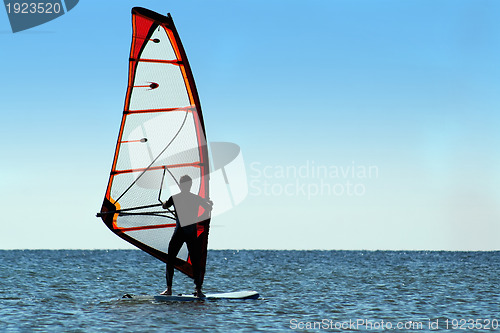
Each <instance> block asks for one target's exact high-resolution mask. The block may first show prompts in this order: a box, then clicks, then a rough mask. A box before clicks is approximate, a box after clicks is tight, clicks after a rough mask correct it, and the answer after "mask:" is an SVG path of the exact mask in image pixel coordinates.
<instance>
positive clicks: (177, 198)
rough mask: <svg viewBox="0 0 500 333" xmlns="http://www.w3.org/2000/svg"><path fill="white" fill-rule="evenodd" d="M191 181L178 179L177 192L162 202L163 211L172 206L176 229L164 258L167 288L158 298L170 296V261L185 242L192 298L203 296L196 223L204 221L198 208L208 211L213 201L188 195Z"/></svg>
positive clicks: (171, 263) (171, 264)
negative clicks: (189, 266) (190, 270)
mask: <svg viewBox="0 0 500 333" xmlns="http://www.w3.org/2000/svg"><path fill="white" fill-rule="evenodd" d="M192 184H193V180H192V179H191V177H189V176H188V175H185V176H182V177H181V178H180V180H179V188H180V189H181V192H180V193H178V194H174V195H172V196H171V197H170V198H169V199H168V200H167V201H166V202H164V203H163V208H164V209H167V208H170V207H172V206H174V208H175V212H176V215H177V219H176V226H175V231H174V234H173V235H172V238H171V239H170V243H169V244H168V258H167V270H166V278H167V289H166V290H165V291H164V292H162V293H161V294H162V295H172V280H173V277H174V261H175V258H176V257H177V254H178V253H179V250H180V249H181V247H182V245H183V244H184V243H186V245H187V248H188V251H189V256H190V257H191V264H192V266H193V276H194V284H195V286H196V289H195V293H194V295H195V296H196V297H203V296H204V295H203V292H202V291H201V286H202V283H203V281H202V278H201V267H200V266H201V263H200V260H201V245H200V241H199V240H198V235H197V227H196V223H197V222H200V221H201V220H203V219H204V218H200V217H198V211H199V208H200V206H201V207H203V208H204V209H205V211H206V212H210V211H211V210H212V206H213V202H212V201H211V200H206V199H204V198H202V197H200V196H199V195H196V194H194V193H191V191H190V190H191V186H192Z"/></svg>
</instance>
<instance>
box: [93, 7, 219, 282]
mask: <svg viewBox="0 0 500 333" xmlns="http://www.w3.org/2000/svg"><path fill="white" fill-rule="evenodd" d="M132 30H133V32H132V45H131V49H130V57H129V72H128V87H127V92H126V97H125V105H124V110H123V116H122V120H121V124H120V129H119V135H118V141H117V144H116V149H115V154H114V158H113V164H112V168H111V172H110V176H109V181H108V186H107V188H106V193H105V196H104V201H103V204H102V207H101V210H100V212H99V213H98V214H97V216H98V217H100V218H102V221H103V222H104V224H105V225H106V226H107V227H108V228H109V229H110V230H111V231H112V232H113V233H115V234H116V235H117V236H119V237H121V238H123V239H124V240H125V241H127V242H129V243H131V244H133V245H134V246H136V247H138V248H139V249H141V250H143V251H145V252H147V253H149V254H151V255H153V256H154V257H156V258H158V259H159V260H161V261H163V262H165V263H166V262H167V256H168V254H167V249H168V244H169V240H170V238H171V236H172V234H173V232H174V230H175V226H176V223H175V222H176V216H175V211H172V210H166V209H163V208H162V202H165V201H167V199H168V198H169V197H170V196H171V195H173V194H176V193H178V192H179V186H178V185H179V180H180V178H181V177H182V176H183V175H188V176H190V177H191V179H192V187H191V192H192V193H195V194H197V195H199V196H200V197H202V198H205V199H209V164H208V163H209V161H208V150H207V145H206V133H205V126H204V122H203V115H202V112H201V105H200V100H199V97H198V93H197V90H196V86H195V82H194V77H193V74H192V72H191V68H190V66H189V62H188V59H187V57H186V53H185V51H184V48H183V46H182V43H181V40H180V38H179V35H178V33H177V30H176V28H175V26H174V22H173V20H172V17H171V16H170V14H168V15H167V16H164V15H161V14H158V13H155V12H153V11H150V10H148V9H145V8H140V7H134V8H133V9H132ZM197 221H198V222H196V230H197V236H198V240H199V241H200V244H201V251H202V253H201V263H200V264H201V268H200V269H201V280H202V281H203V277H204V273H205V266H206V257H207V245H208V233H209V227H210V216H209V212H206V211H204V210H203V208H202V207H199V211H198V220H197ZM174 265H175V268H176V269H178V270H179V271H181V272H182V273H184V274H186V275H188V276H189V277H191V278H193V267H192V265H191V261H190V258H189V255H188V251H187V248H186V245H185V244H184V246H183V248H181V250H180V252H179V254H178V256H177V258H176V259H175V262H174Z"/></svg>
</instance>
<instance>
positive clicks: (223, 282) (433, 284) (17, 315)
mask: <svg viewBox="0 0 500 333" xmlns="http://www.w3.org/2000/svg"><path fill="white" fill-rule="evenodd" d="M207 267H208V271H207V275H206V278H205V285H204V290H205V292H226V291H236V290H257V291H259V292H260V294H261V298H260V299H258V300H218V301H196V302H171V303H155V302H144V301H143V302H139V301H123V300H120V297H121V296H122V295H123V294H125V293H133V294H155V293H158V292H161V291H163V289H164V287H165V277H164V269H165V268H164V265H163V264H162V263H160V262H158V261H157V260H156V259H154V258H152V257H150V256H149V255H147V254H144V253H142V252H141V251H137V250H112V251H104V250H95V251H90V250H54V251H50V250H29V251H28V250H26V251H17V250H16V251H0V332H30V331H50V332H53V331H55V332H93V331H102V332H115V331H120V332H122V331H123V332H137V331H160V332H176V331H182V332H194V331H196V332H200V331H201V332H255V331H266V332H273V331H274V332H283V331H285V332H286V331H300V332H319V331H336V332H342V331H347V330H348V329H349V330H351V331H352V330H354V331H366V332H382V331H393V332H399V331H401V332H428V331H434V332H437V331H439V332H464V331H477V332H488V331H490V332H492V331H497V332H499V331H500V252H391V251H388V252H385V251H376V252H370V251H229V250H225V251H209V257H208V266H207ZM192 289H193V285H192V282H191V281H190V280H189V279H188V278H186V277H184V276H182V274H181V273H179V272H176V274H175V276H174V292H175V293H188V292H192ZM470 320H474V322H472V321H470ZM478 320H481V321H478ZM466 321H467V322H466ZM479 323H481V324H483V325H486V324H488V326H487V327H486V326H482V328H483V329H482V330H478V329H477V328H478V327H479V326H478V325H479ZM353 324H357V325H358V326H353ZM453 324H455V327H454V326H452V325H453ZM349 325H350V326H349ZM388 325H390V327H389V328H390V329H388ZM397 325H399V327H400V328H399V329H398V326H397ZM412 325H414V326H412ZM419 325H421V326H419ZM429 325H431V326H429ZM436 325H437V326H436ZM447 325H448V326H447ZM467 325H470V326H469V329H468V327H467ZM485 327H486V329H485ZM453 328H455V329H453ZM470 328H473V329H470Z"/></svg>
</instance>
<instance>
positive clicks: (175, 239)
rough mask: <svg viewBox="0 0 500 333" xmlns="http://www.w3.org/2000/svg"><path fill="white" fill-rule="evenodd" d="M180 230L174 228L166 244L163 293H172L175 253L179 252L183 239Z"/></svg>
mask: <svg viewBox="0 0 500 333" xmlns="http://www.w3.org/2000/svg"><path fill="white" fill-rule="evenodd" d="M181 234H182V232H179V231H178V230H175V232H174V234H173V235H172V238H171V239H170V243H169V244H168V256H167V268H166V274H165V277H166V280H167V290H165V291H164V293H165V294H170V295H171V294H172V282H173V278H174V262H175V258H176V257H177V254H178V253H179V251H180V249H181V247H182V244H183V243H184V239H183V237H182V235H181Z"/></svg>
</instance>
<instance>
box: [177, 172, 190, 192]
mask: <svg viewBox="0 0 500 333" xmlns="http://www.w3.org/2000/svg"><path fill="white" fill-rule="evenodd" d="M191 185H193V180H192V179H191V177H189V176H188V175H184V176H182V177H181V179H179V187H180V189H181V192H189V191H190V190H191Z"/></svg>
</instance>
